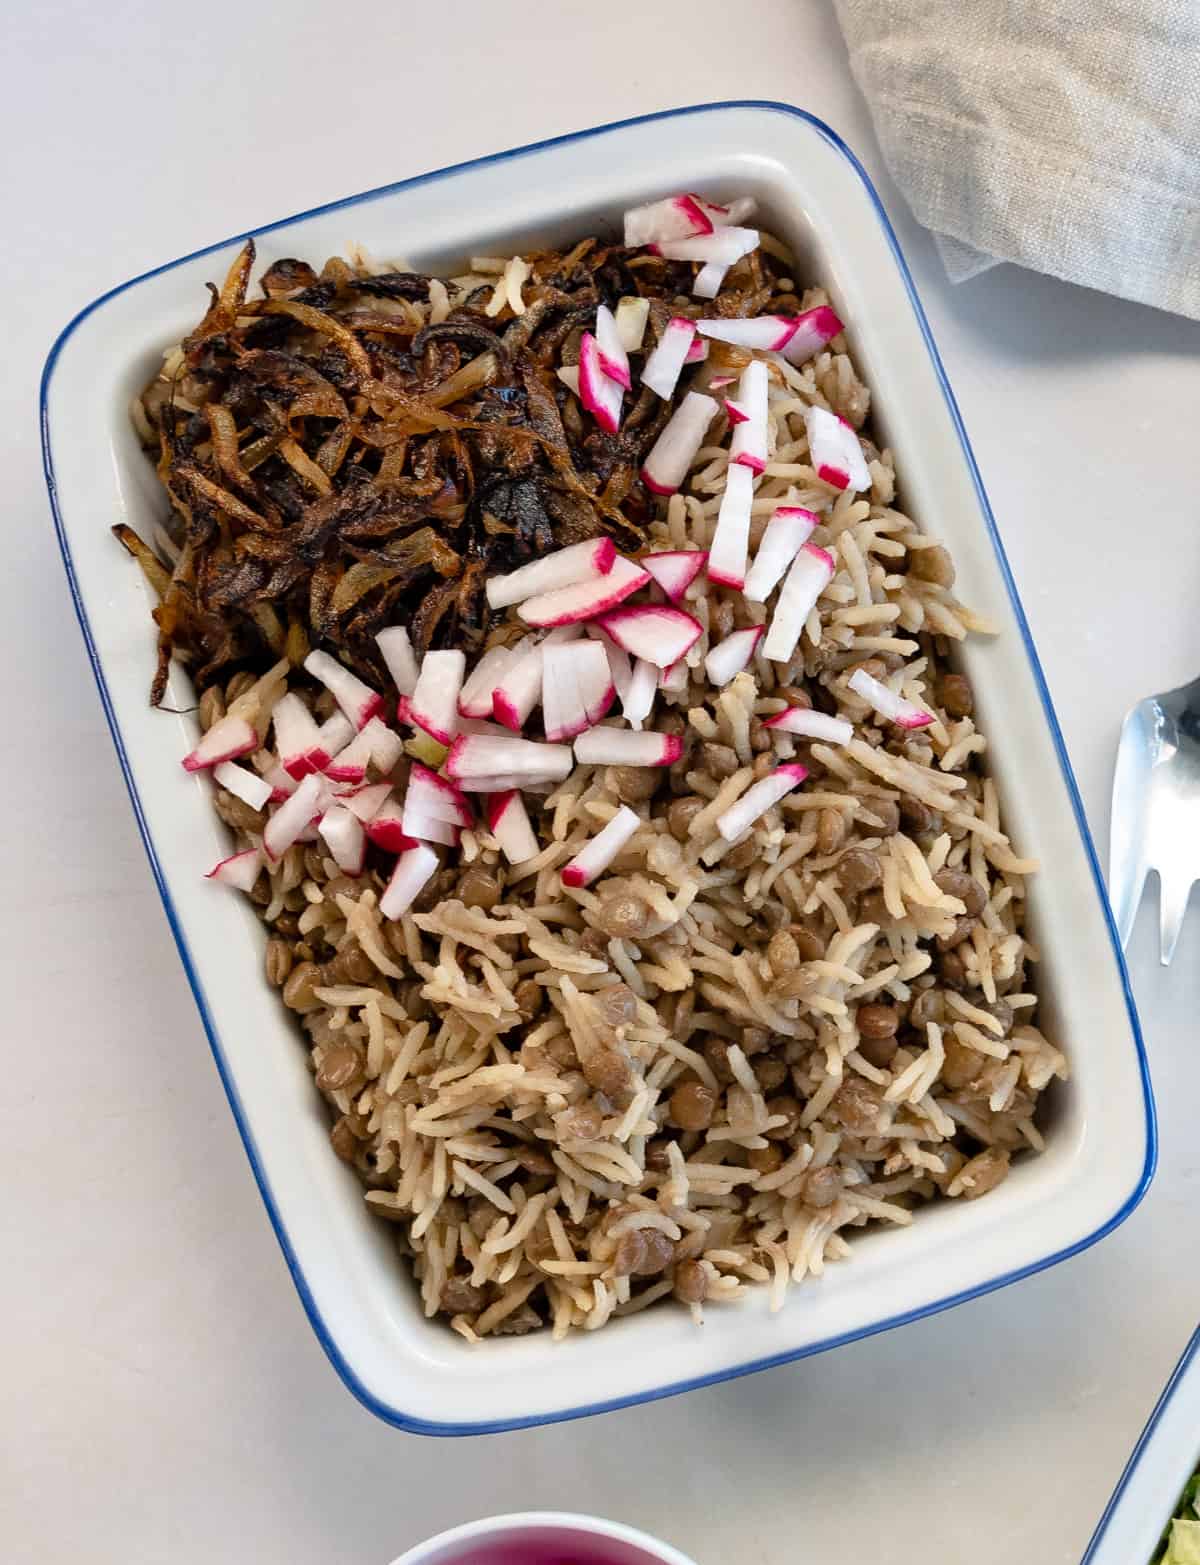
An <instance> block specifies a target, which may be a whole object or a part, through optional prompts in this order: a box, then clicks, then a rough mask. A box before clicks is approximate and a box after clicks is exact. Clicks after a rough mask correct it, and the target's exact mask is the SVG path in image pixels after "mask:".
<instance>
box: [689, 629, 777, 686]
mask: <svg viewBox="0 0 1200 1565" xmlns="http://www.w3.org/2000/svg"><path fill="white" fill-rule="evenodd" d="M765 630H766V626H765V625H752V626H751V627H750V628H749V629H748V630H735V631H734V632H733V633H732V634H731V635H728V636H726V637H725V639H724V641H718V642H717V644H716V646H715V647H710V648H709V649H708V654H707V656H706V657H705V659H704V671H705V673H706V674H707V675H708V678H709V682H710V683H711V684H714V685H716V686H717V687H718V689H719V688H720V687H721V686H722V685H727V684H728V683H729V681H730V680H731V679H733V678H734V676H735V675H737V674H740V673H741V672H742V670H743V669H744V668H745V667H746V665H747V663H749V661H750V659H751V658H752V657H753V656H754V649H755V647H757V646H758V643H759V642H760V641H761V640H762V635H763V632H764V631H765Z"/></svg>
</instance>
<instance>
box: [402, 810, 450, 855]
mask: <svg viewBox="0 0 1200 1565" xmlns="http://www.w3.org/2000/svg"><path fill="white" fill-rule="evenodd" d="M400 829H401V831H402V832H403V833H404V835H405V836H406V837H413V838H415V839H416V841H418V842H437V843H440V844H441V846H442V847H444V848H456V847H457V846H458V840H459V836H460V830H459V828H458V827H457V826H456V825H455V824H454V822H453V821H444V820H442V819H441V818H440V816H437V815H433V814H431V813H430V812H429V811H428V810H426V809H424V808H423V807H422V805H420V804H417V803H414V802H412V801H410V800H409V799H408V798H405V800H404V813H403V815H402V816H401V818H400Z"/></svg>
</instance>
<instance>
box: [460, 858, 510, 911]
mask: <svg viewBox="0 0 1200 1565" xmlns="http://www.w3.org/2000/svg"><path fill="white" fill-rule="evenodd" d="M455 889H456V892H457V895H458V897H459V899H460V900H461V901H462V903H463V905H464V906H465V907H475V908H482V909H483V911H484V912H485V913H490V912H491V910H492V908H494V907H495V906H496V903H497V902H499V900H500V881H499V879H498V877H497V876H496V874H495V872H494V871H493V870H490V869H485V868H484V867H483V865H482V864H471V865H469V866H468V867H467V868H466V869H465V870H463V872H462V874H461V875H460V876H459V877H458V885H457V887H456V888H455Z"/></svg>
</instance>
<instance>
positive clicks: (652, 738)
mask: <svg viewBox="0 0 1200 1565" xmlns="http://www.w3.org/2000/svg"><path fill="white" fill-rule="evenodd" d="M682 754H683V740H682V739H681V738H680V736H679V735H678V734H656V733H654V732H652V731H647V732H645V733H634V732H633V731H632V730H631V729H629V728H589V729H588V731H587V733H586V734H580V736H579V738H578V739H576V741H575V759H576V760H577V761H578V762H579V764H580V766H673V765H674V764H675V762H676V761H677V760H678V759H679V758H680V756H681V755H682Z"/></svg>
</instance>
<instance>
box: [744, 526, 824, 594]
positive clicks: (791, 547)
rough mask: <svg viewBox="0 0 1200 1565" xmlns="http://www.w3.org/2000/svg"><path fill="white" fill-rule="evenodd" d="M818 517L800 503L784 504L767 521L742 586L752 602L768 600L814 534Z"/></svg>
mask: <svg viewBox="0 0 1200 1565" xmlns="http://www.w3.org/2000/svg"><path fill="white" fill-rule="evenodd" d="M818 520H819V518H818V517H817V516H815V515H814V514H813V512H812V511H806V510H805V509H804V507H803V506H801V505H781V506H779V507H778V509H777V510H776V512H775V514H774V516H772V518H771V520H770V521H769V522H768V523H767V525H766V528H765V529H764V531H763V535H762V540H761V542H760V543H759V545H758V553H757V554H756V555H755V556H754V564H753V565H752V566H751V567H750V569H749V570H748V571H747V572H746V584H745V586H744V588H743V589H742V590H743V591H744V592H745V594H746V596H747V597H748V598H749V599H750V601H751V602H752V603H765V602H766V601H767V599H768V598H769V597H770V596H771V594H772V592H774V590H775V588H776V587H777V586H778V585H779V583H780V581H782V579H783V573H784V571H786V570H787V568H788V566H789V565H790V564H791V563H792V561H793V560H794V559H795V558H796V556H797V554H799V552H800V550H801V548H802V547H803V545H804V544H806V543H807V542H808V540H809V539H810V538H811V537H812V535H813V529H814V528H815V527H816V525H817V522H818Z"/></svg>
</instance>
